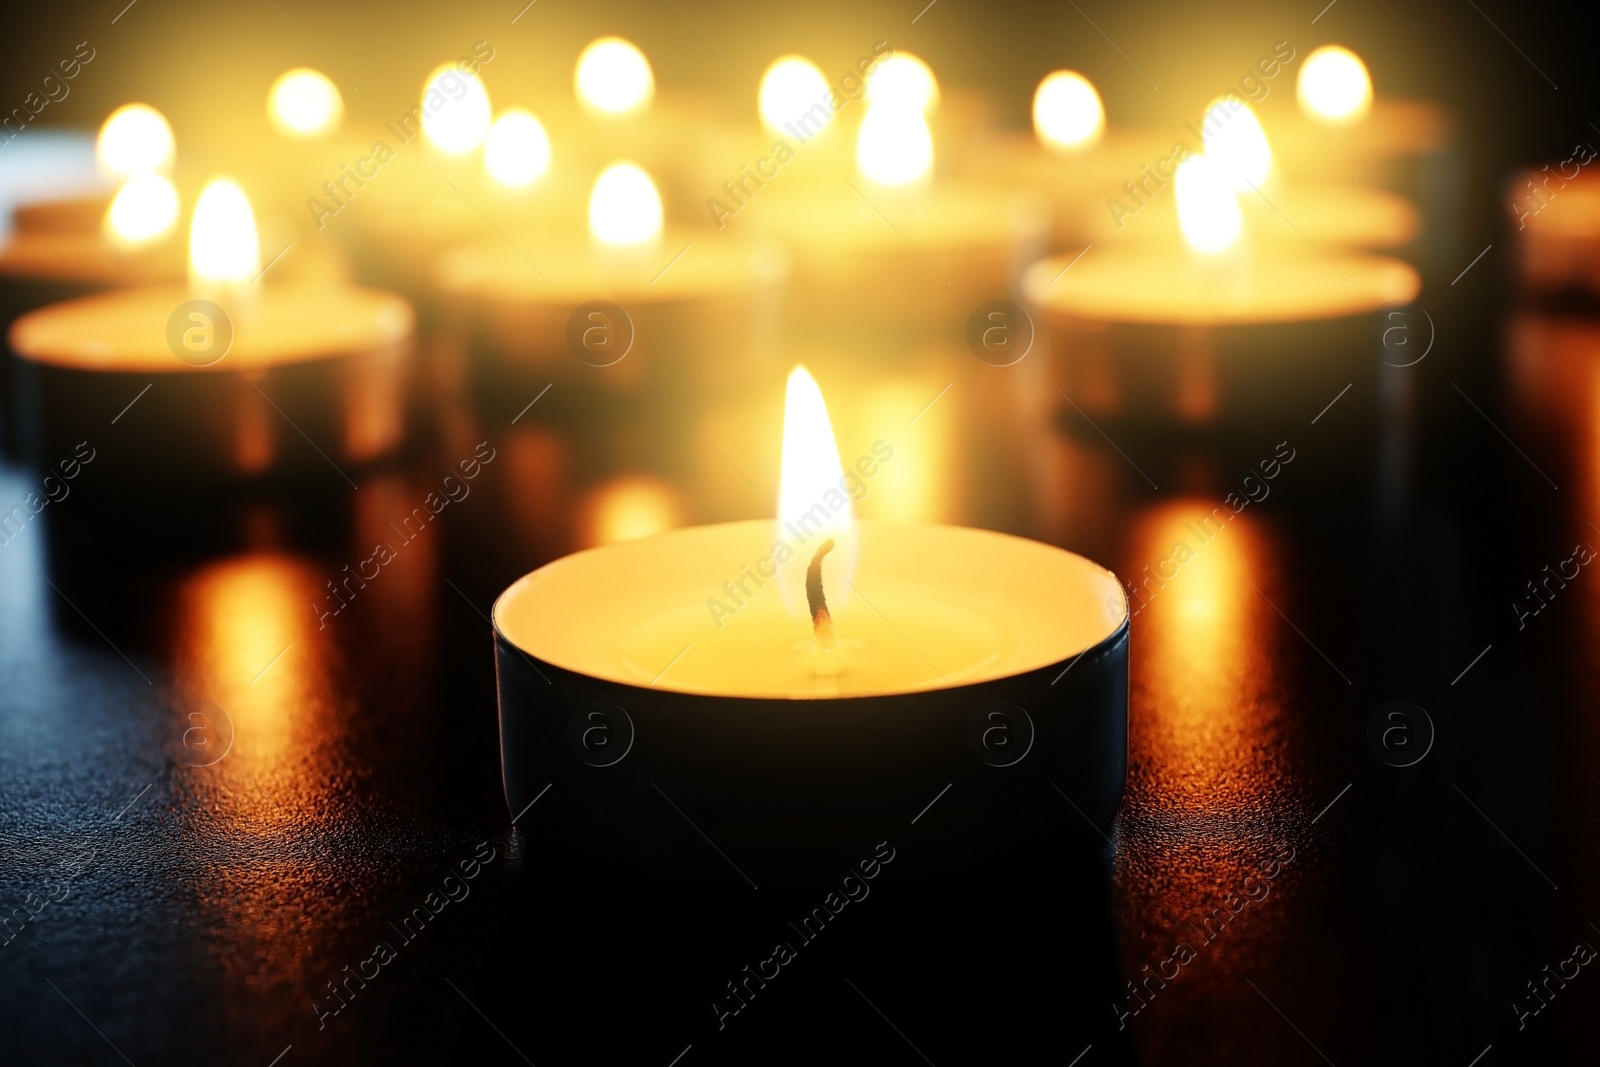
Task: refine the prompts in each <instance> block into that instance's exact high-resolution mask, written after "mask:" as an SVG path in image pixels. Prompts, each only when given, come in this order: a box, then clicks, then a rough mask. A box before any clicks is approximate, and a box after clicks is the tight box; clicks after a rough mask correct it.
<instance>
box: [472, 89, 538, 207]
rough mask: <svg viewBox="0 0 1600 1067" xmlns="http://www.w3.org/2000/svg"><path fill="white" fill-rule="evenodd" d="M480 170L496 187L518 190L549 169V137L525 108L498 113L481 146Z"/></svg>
mask: <svg viewBox="0 0 1600 1067" xmlns="http://www.w3.org/2000/svg"><path fill="white" fill-rule="evenodd" d="M483 166H484V169H485V170H486V171H488V172H489V177H491V178H493V179H494V180H495V181H496V182H498V183H499V184H500V185H502V186H504V187H506V188H508V189H521V188H523V187H525V186H529V185H532V184H533V183H534V182H537V181H538V180H539V179H540V178H543V177H544V175H545V171H547V170H549V169H550V135H549V134H547V133H546V132H545V129H544V124H543V123H542V122H540V121H539V119H538V116H536V115H534V114H533V112H531V111H528V110H526V109H525V108H520V107H512V108H507V109H506V110H504V111H502V112H501V113H500V114H499V115H498V116H497V117H496V118H495V120H494V123H493V124H492V125H490V127H489V134H488V136H487V137H486V138H485V140H484V143H483Z"/></svg>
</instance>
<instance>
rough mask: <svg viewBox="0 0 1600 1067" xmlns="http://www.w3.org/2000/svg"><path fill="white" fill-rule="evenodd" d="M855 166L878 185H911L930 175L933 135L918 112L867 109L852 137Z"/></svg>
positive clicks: (890, 108) (876, 108)
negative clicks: (853, 140) (858, 130)
mask: <svg viewBox="0 0 1600 1067" xmlns="http://www.w3.org/2000/svg"><path fill="white" fill-rule="evenodd" d="M856 166H857V167H858V168H860V170H861V174H862V176H863V177H865V178H866V179H867V180H868V181H873V182H877V183H878V184H879V185H912V184H915V183H917V182H920V181H922V180H924V179H926V178H927V177H928V175H929V174H931V173H932V172H933V134H932V133H931V132H930V131H929V129H928V120H927V119H925V118H923V116H922V113H921V112H920V111H915V110H906V109H902V108H897V107H889V108H883V107H869V108H867V114H866V116H865V117H864V118H862V120H861V132H860V133H859V134H858V135H857V136H856Z"/></svg>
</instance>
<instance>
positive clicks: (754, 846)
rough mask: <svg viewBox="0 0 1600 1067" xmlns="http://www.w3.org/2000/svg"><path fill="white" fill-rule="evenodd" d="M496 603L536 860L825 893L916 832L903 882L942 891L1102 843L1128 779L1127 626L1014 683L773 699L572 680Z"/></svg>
mask: <svg viewBox="0 0 1600 1067" xmlns="http://www.w3.org/2000/svg"><path fill="white" fill-rule="evenodd" d="M499 607H500V605H499V604H497V605H496V613H497V621H496V624H495V654H496V674H497V680H498V695H499V711H500V742H501V761H502V770H503V774H504V782H505V791H506V799H507V802H508V804H509V808H510V812H511V815H512V817H513V819H514V820H515V821H516V825H517V828H518V830H519V832H521V833H523V834H525V835H527V836H528V837H529V838H530V839H531V840H532V842H533V847H534V848H536V849H541V850H554V851H556V852H559V853H561V854H565V855H568V856H571V857H574V858H577V859H578V860H580V861H582V862H584V863H586V864H592V865H596V866H600V867H603V868H610V869H612V870H615V871H617V872H618V873H621V874H623V875H625V876H628V877H631V878H635V879H642V880H644V881H647V882H650V883H653V884H658V885H661V884H665V885H678V886H686V887H704V888H708V889H719V888H727V889H737V888H739V887H741V886H742V884H743V883H745V882H748V883H749V884H750V885H751V886H756V887H763V888H764V887H767V886H774V887H780V886H786V887H791V888H794V887H809V886H817V887H825V886H828V885H829V884H833V885H837V884H839V882H840V879H841V878H842V877H843V876H846V875H850V874H852V873H858V872H857V867H858V865H859V863H860V862H861V861H863V860H870V859H871V858H872V856H873V855H874V849H875V847H876V846H877V845H878V843H880V842H888V843H889V847H890V848H894V847H895V846H896V845H897V844H899V845H904V844H905V843H906V841H907V840H909V839H912V838H914V839H915V848H914V852H915V855H916V859H915V861H914V863H913V864H911V865H909V867H910V869H908V870H904V871H902V872H901V873H902V875H904V874H910V873H912V871H913V870H914V871H915V872H916V874H917V877H919V878H929V879H941V878H960V877H963V876H968V875H971V874H973V873H975V872H982V871H985V870H989V869H992V868H995V867H1013V868H1014V867H1017V866H1019V865H1020V866H1024V867H1026V866H1029V865H1034V864H1042V863H1045V862H1053V861H1054V860H1055V859H1056V858H1059V854H1060V853H1061V852H1062V851H1064V850H1065V849H1067V848H1068V847H1077V848H1081V847H1082V846H1083V845H1085V844H1089V843H1092V845H1093V847H1094V848H1095V849H1098V848H1099V847H1100V845H1101V843H1102V839H1107V838H1109V835H1110V828H1111V824H1112V820H1113V817H1114V815H1115V813H1116V810H1117V806H1118V804H1119V802H1120V800H1121V797H1122V791H1123V782H1124V778H1125V774H1126V769H1127V693H1128V637H1129V627H1128V620H1127V618H1126V617H1124V618H1123V620H1122V622H1121V624H1120V625H1119V626H1118V627H1117V628H1116V629H1115V631H1113V632H1112V633H1111V634H1110V635H1109V636H1107V637H1105V638H1104V639H1103V640H1101V641H1100V642H1098V643H1097V644H1095V645H1094V646H1092V647H1090V648H1088V649H1086V650H1084V651H1083V652H1082V653H1081V654H1079V655H1076V656H1073V657H1069V658H1067V659H1064V660H1063V661H1061V662H1059V663H1055V664H1052V665H1050V666H1048V667H1045V668H1041V669H1037V670H1031V671H1027V672H1025V673H1021V674H1017V675H1013V676H1010V677H1005V678H999V679H994V680H989V681H984V682H981V683H977V684H971V685H958V686H952V687H951V688H948V689H939V690H933V691H928V692H918V693H909V694H903V695H888V696H867V697H850V698H840V699H822V700H782V699H756V698H741V697H727V696H705V695H700V694H692V693H682V692H672V691H665V690H659V689H654V688H645V687H642V686H634V685H625V684H619V683H616V682H612V681H608V680H604V679H599V678H593V677H589V676H586V675H582V674H577V673H574V672H572V671H570V670H565V669H563V668H561V667H558V666H556V665H554V664H552V663H548V662H544V661H542V660H540V659H538V658H536V657H534V656H532V655H531V654H529V653H527V652H525V651H524V650H523V649H521V648H519V647H518V646H516V645H515V644H513V643H512V642H511V640H510V639H509V638H508V637H507V636H506V635H505V633H504V632H503V631H502V630H501V628H500V625H499V622H498V611H499ZM1074 809H1076V810H1074ZM1086 824H1087V825H1086ZM1091 831H1092V832H1091ZM1097 835H1098V836H1097ZM901 851H902V852H904V851H905V850H904V849H903V848H902V850H901ZM902 866H903V867H904V866H907V865H902Z"/></svg>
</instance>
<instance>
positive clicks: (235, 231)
mask: <svg viewBox="0 0 1600 1067" xmlns="http://www.w3.org/2000/svg"><path fill="white" fill-rule="evenodd" d="M260 270H261V246H260V243H259V240H258V238H257V236H256V217H255V213H254V212H252V211H251V210H250V199H249V197H247V196H245V195H244V190H243V189H241V188H239V185H238V183H237V182H235V181H233V180H232V179H231V178H216V179H214V180H212V182H211V183H210V184H209V185H207V186H206V187H205V189H204V190H202V191H201V193H200V199H199V201H197V202H196V203H195V205H194V218H193V220H192V221H191V222H190V223H189V276H190V277H191V278H192V279H194V280H196V281H201V282H233V283H248V282H250V281H253V280H254V279H255V276H256V274H257V273H258V272H259V271H260Z"/></svg>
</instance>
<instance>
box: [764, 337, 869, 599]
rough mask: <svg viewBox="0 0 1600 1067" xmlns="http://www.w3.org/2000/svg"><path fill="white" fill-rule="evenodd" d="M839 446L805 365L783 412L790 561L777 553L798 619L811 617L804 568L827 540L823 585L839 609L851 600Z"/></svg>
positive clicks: (780, 532)
mask: <svg viewBox="0 0 1600 1067" xmlns="http://www.w3.org/2000/svg"><path fill="white" fill-rule="evenodd" d="M847 484H848V483H847V482H846V479H845V476H844V466H843V464H841V463H840V462H839V446H838V444H837V443H835V441H834V437H833V424H832V423H831V422H830V421H829V419H828V406H827V404H826V403H824V402H823V399H822V390H821V389H819V388H818V387H817V382H816V379H814V378H812V377H811V373H810V372H809V371H807V370H806V369H805V367H804V366H798V365H797V366H796V367H795V368H794V370H792V371H790V372H789V385H788V389H787V393H786V396H785V400H784V408H783V472H782V474H781V476H780V477H779V480H778V524H777V528H776V531H775V532H776V536H777V538H778V540H780V541H782V542H784V543H785V544H786V545H788V546H789V550H790V552H792V553H793V558H792V559H786V558H783V557H782V555H781V554H775V558H776V559H777V561H778V588H779V589H780V590H781V592H782V594H783V599H784V603H785V604H786V605H788V608H789V611H790V612H791V613H792V614H793V615H794V616H795V617H796V618H799V619H808V618H810V615H809V613H808V610H807V602H806V568H807V566H808V565H809V564H810V563H811V560H812V558H813V557H814V556H815V555H816V552H817V549H818V547H819V546H821V545H822V544H823V543H824V542H825V541H827V540H828V539H829V538H832V539H833V541H834V544H835V548H834V550H833V552H832V553H831V554H830V555H829V556H828V562H829V570H828V571H827V572H825V573H824V574H823V582H824V587H825V588H826V590H827V591H828V593H829V594H830V597H829V602H830V603H831V604H833V605H834V606H835V607H837V606H838V605H840V604H842V603H843V602H844V601H845V600H846V599H848V597H847V594H848V592H849V586H848V585H847V584H846V583H847V582H848V579H849V577H850V573H851V570H852V564H853V563H854V561H855V553H856V539H855V517H854V514H853V513H852V511H851V507H850V496H849V495H848V493H847V491H846V486H847Z"/></svg>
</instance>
